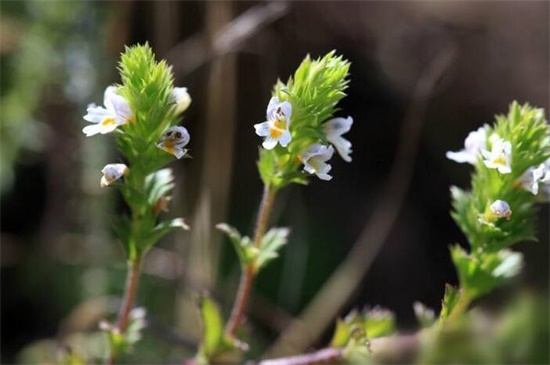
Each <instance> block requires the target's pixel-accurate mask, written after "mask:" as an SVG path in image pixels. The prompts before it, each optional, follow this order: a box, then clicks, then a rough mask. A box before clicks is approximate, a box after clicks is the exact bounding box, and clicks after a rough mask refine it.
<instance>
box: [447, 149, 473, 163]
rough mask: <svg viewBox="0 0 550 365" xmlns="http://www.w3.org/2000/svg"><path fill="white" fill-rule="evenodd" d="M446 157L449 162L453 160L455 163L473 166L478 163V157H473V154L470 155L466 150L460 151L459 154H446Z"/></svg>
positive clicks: (449, 152) (450, 152)
mask: <svg viewBox="0 0 550 365" xmlns="http://www.w3.org/2000/svg"><path fill="white" fill-rule="evenodd" d="M445 156H446V157H447V158H448V159H449V160H453V161H455V162H458V163H469V164H472V165H473V164H475V162H476V156H475V155H472V154H471V153H469V152H468V151H466V150H461V151H458V152H452V151H448V152H447V153H446V154H445Z"/></svg>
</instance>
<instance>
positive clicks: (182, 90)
mask: <svg viewBox="0 0 550 365" xmlns="http://www.w3.org/2000/svg"><path fill="white" fill-rule="evenodd" d="M170 100H171V101H172V102H173V103H175V104H176V114H181V113H183V112H184V111H185V110H186V109H187V108H188V107H189V105H191V97H190V96H189V93H188V92H187V88H186V87H175V88H173V89H172V92H171V93H170Z"/></svg>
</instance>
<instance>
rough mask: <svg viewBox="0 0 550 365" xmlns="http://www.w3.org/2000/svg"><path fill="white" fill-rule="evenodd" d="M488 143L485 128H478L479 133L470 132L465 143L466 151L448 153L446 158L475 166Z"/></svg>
mask: <svg viewBox="0 0 550 365" xmlns="http://www.w3.org/2000/svg"><path fill="white" fill-rule="evenodd" d="M486 143H487V132H486V131H485V128H484V127H480V128H478V130H477V131H473V132H470V133H469V134H468V137H466V140H465V141H464V149H463V150H460V151H458V152H452V151H448V152H447V154H446V156H447V158H448V159H449V160H453V161H455V162H458V163H469V164H471V165H475V163H476V161H477V158H478V156H479V154H480V153H481V150H482V149H484V148H485V144H486Z"/></svg>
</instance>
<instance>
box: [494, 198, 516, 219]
mask: <svg viewBox="0 0 550 365" xmlns="http://www.w3.org/2000/svg"><path fill="white" fill-rule="evenodd" d="M490 209H491V213H492V214H494V216H495V217H496V218H506V219H510V217H511V216H512V209H510V205H508V203H507V202H505V201H504V200H495V202H494V203H493V204H491V207H490Z"/></svg>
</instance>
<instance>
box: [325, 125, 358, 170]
mask: <svg viewBox="0 0 550 365" xmlns="http://www.w3.org/2000/svg"><path fill="white" fill-rule="evenodd" d="M352 124H353V118H352V117H347V118H334V119H330V120H329V121H327V122H325V123H324V124H323V131H324V132H325V134H326V136H327V140H328V141H329V142H330V143H332V144H333V145H334V147H336V151H338V154H339V155H340V157H342V159H343V160H344V161H346V162H351V157H350V154H351V142H350V141H348V140H347V139H345V138H343V137H342V134H345V133H347V132H349V131H350V129H351V125H352Z"/></svg>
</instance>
